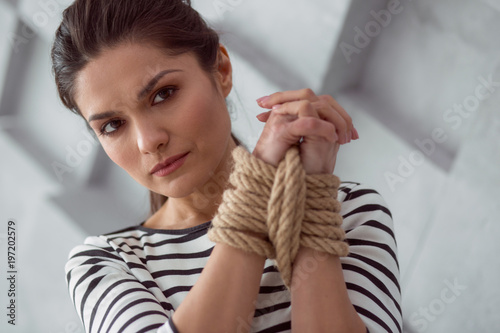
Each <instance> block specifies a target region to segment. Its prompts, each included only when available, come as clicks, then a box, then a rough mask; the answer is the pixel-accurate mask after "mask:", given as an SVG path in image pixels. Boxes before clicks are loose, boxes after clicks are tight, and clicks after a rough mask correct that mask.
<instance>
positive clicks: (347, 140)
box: [344, 133, 349, 143]
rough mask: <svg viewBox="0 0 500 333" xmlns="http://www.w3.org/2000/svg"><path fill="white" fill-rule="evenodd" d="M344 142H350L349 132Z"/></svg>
mask: <svg viewBox="0 0 500 333" xmlns="http://www.w3.org/2000/svg"><path fill="white" fill-rule="evenodd" d="M344 143H349V133H346V134H345V142H344Z"/></svg>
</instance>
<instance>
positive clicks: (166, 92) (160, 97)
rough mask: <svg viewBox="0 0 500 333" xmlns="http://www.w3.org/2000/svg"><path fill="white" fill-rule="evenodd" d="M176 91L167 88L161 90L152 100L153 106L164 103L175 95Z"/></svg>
mask: <svg viewBox="0 0 500 333" xmlns="http://www.w3.org/2000/svg"><path fill="white" fill-rule="evenodd" d="M176 90H177V89H176V88H174V87H167V88H163V89H161V90H160V91H158V93H157V94H156V95H155V98H154V100H153V105H156V104H159V103H161V102H164V101H165V100H167V99H169V98H170V97H172V95H173V94H174V93H175V91H176Z"/></svg>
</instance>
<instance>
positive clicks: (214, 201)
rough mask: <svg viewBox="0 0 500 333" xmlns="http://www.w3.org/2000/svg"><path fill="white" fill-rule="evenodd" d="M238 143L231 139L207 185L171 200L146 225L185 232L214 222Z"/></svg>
mask: <svg viewBox="0 0 500 333" xmlns="http://www.w3.org/2000/svg"><path fill="white" fill-rule="evenodd" d="M235 147H236V143H235V142H234V140H233V139H232V138H231V139H230V142H229V144H228V146H227V149H226V152H225V153H224V156H223V158H222V161H221V163H220V164H219V166H218V167H217V169H216V170H215V171H214V173H213V174H212V175H211V177H210V179H209V180H208V182H207V183H205V185H204V186H202V188H203V189H205V190H204V191H203V192H202V191H200V190H196V191H195V192H193V193H191V194H190V195H189V196H187V197H184V198H169V199H168V200H167V202H165V204H164V205H163V206H162V207H161V208H160V210H158V212H156V213H155V214H154V215H153V216H152V217H151V218H150V219H149V220H148V221H147V222H146V223H145V226H146V227H150V228H154V229H185V228H191V227H194V226H197V225H200V224H202V223H205V222H208V221H211V220H212V218H213V217H214V216H215V214H216V213H217V209H218V208H219V205H220V203H221V202H222V195H223V193H224V190H225V189H226V187H227V184H228V181H229V174H230V172H231V168H232V163H233V160H232V155H231V153H232V151H233V149H234V148H235Z"/></svg>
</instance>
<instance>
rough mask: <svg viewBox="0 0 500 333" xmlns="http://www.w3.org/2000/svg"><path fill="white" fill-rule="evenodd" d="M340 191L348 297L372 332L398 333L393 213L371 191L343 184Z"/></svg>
mask: <svg viewBox="0 0 500 333" xmlns="http://www.w3.org/2000/svg"><path fill="white" fill-rule="evenodd" d="M343 185H344V186H343V187H341V192H339V199H340V200H341V202H342V211H341V213H342V215H343V217H344V228H345V230H346V238H347V241H348V243H349V244H350V254H349V256H348V257H345V258H341V262H342V269H343V272H344V279H345V282H346V286H347V289H348V294H349V298H350V299H351V302H352V303H353V305H354V307H355V309H356V311H357V312H358V314H359V315H360V316H361V318H362V319H363V321H364V323H365V325H366V327H367V329H368V330H369V332H371V333H377V332H401V331H402V312H401V305H400V304H401V289H400V285H399V265H398V259H397V244H396V239H395V237H394V231H393V228H394V227H393V221H392V216H391V213H390V211H389V209H388V208H387V205H386V203H385V201H384V200H383V198H382V197H381V196H380V195H379V194H378V193H377V192H376V191H374V190H372V189H370V188H367V187H364V186H362V185H359V184H355V183H345V184H343Z"/></svg>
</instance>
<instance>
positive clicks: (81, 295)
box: [65, 237, 171, 333]
mask: <svg viewBox="0 0 500 333" xmlns="http://www.w3.org/2000/svg"><path fill="white" fill-rule="evenodd" d="M65 270H66V279H67V284H68V289H69V293H70V297H71V299H72V301H73V304H74V305H75V308H76V311H77V313H78V315H79V317H80V319H81V321H82V323H83V326H84V328H85V332H89V333H90V332H130V333H132V332H134V333H137V332H157V331H158V329H159V328H160V327H162V326H163V327H162V329H161V332H166V333H168V332H171V330H170V326H169V325H168V323H167V322H168V319H169V317H168V315H169V313H168V311H165V310H164V308H163V307H162V305H161V304H160V303H159V301H158V300H157V298H156V297H155V296H154V294H153V293H152V292H151V291H150V290H149V289H148V288H146V286H144V285H143V284H142V283H140V282H139V281H138V280H137V279H136V278H135V277H134V276H133V275H132V274H131V273H130V271H129V270H128V268H127V265H126V264H125V263H124V262H123V261H122V260H121V259H120V257H119V255H118V254H117V253H116V252H114V251H113V249H112V248H111V247H109V245H108V244H107V243H106V241H105V240H104V239H101V238H100V237H88V238H87V240H86V241H85V244H84V245H80V246H78V247H76V248H74V249H73V250H72V251H71V253H70V256H69V260H68V262H67V264H66V267H65ZM165 323H167V324H166V325H164V324H165Z"/></svg>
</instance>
